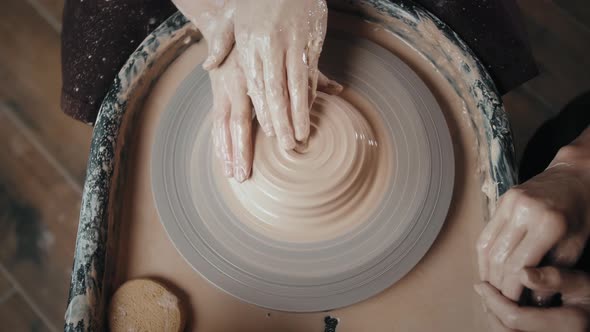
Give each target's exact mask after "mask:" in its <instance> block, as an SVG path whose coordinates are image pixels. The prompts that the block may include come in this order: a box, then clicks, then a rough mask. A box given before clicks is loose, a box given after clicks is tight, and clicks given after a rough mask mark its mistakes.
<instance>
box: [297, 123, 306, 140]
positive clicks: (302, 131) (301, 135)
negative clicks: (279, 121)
mask: <svg viewBox="0 0 590 332" xmlns="http://www.w3.org/2000/svg"><path fill="white" fill-rule="evenodd" d="M295 132H296V133H297V134H298V135H297V136H298V137H297V140H298V141H306V140H307V138H308V137H309V126H303V125H297V126H295Z"/></svg>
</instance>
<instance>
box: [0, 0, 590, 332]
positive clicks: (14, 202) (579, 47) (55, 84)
mask: <svg viewBox="0 0 590 332" xmlns="http://www.w3.org/2000/svg"><path fill="white" fill-rule="evenodd" d="M518 2H519V4H520V5H521V7H522V8H523V11H524V13H525V16H526V24H527V28H528V31H529V34H530V40H531V43H532V48H533V51H534V54H535V58H536V59H537V61H538V64H539V67H540V69H541V71H542V73H541V75H540V76H539V77H537V78H535V79H534V80H532V81H530V82H529V83H527V84H525V85H524V86H522V87H520V88H518V89H517V90H516V91H513V92H511V93H510V94H509V95H507V96H506V97H505V103H506V109H507V110H508V112H509V115H510V118H511V120H512V125H513V129H514V133H515V144H516V149H517V153H518V154H519V155H520V153H522V150H523V148H524V146H525V144H526V142H527V140H528V139H529V138H530V136H531V135H532V134H533V132H534V131H535V129H536V128H537V127H538V126H539V125H540V124H541V123H542V122H543V121H544V120H546V119H547V118H549V117H551V116H552V115H553V114H555V113H556V112H557V111H559V109H560V108H561V107H563V106H564V105H565V104H566V103H567V102H568V101H569V100H571V99H572V98H573V97H575V96H576V95H578V94H580V93H581V92H583V91H587V90H590V56H589V55H590V42H589V41H590V3H589V2H588V0H559V1H550V0H518ZM62 6H63V0H2V3H1V4H0V45H1V46H0V147H1V153H0V330H2V331H58V330H61V329H62V323H63V314H64V309H65V305H66V303H65V302H66V296H67V291H68V285H69V280H70V271H71V266H72V254H73V249H74V242H75V236H76V227H77V223H78V213H79V207H80V195H81V191H82V186H83V182H84V173H85V168H86V161H87V154H88V149H89V142H90V136H91V128H90V127H88V126H86V125H84V124H81V123H77V122H75V121H73V120H71V119H69V118H67V117H66V116H64V115H62V113H61V112H60V110H59V92H60V85H61V79H60V49H59V47H60V31H61V8H62Z"/></svg>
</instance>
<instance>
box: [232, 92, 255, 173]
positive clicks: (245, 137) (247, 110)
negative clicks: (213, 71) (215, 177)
mask: <svg viewBox="0 0 590 332" xmlns="http://www.w3.org/2000/svg"><path fill="white" fill-rule="evenodd" d="M230 128H231V140H232V147H233V158H232V159H233V166H234V171H233V173H234V178H235V179H236V180H237V181H238V182H244V181H245V180H246V179H247V178H248V177H249V176H250V172H251V170H252V107H251V105H250V102H249V101H248V98H247V97H246V91H245V89H244V91H241V93H240V94H238V95H235V96H233V97H232V112H231V119H230Z"/></svg>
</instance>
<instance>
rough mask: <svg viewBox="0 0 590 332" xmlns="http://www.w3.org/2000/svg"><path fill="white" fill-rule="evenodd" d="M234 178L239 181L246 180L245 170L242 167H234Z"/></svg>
mask: <svg viewBox="0 0 590 332" xmlns="http://www.w3.org/2000/svg"><path fill="white" fill-rule="evenodd" d="M234 178H235V179H236V181H238V182H240V183H241V182H244V181H246V171H245V170H244V169H243V168H242V167H236V168H235V169H234Z"/></svg>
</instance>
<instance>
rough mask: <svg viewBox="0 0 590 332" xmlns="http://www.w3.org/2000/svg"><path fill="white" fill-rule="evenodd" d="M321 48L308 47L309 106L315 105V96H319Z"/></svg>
mask: <svg viewBox="0 0 590 332" xmlns="http://www.w3.org/2000/svg"><path fill="white" fill-rule="evenodd" d="M320 52H321V49H320V50H317V49H315V48H311V49H307V54H308V56H307V57H306V59H307V72H308V87H309V94H308V98H307V103H308V105H309V107H311V105H313V102H314V101H315V98H316V96H317V89H318V78H319V74H320V71H319V69H318V62H319V59H320Z"/></svg>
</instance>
